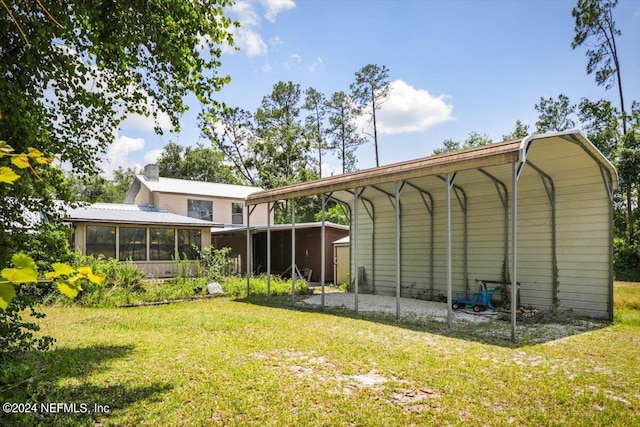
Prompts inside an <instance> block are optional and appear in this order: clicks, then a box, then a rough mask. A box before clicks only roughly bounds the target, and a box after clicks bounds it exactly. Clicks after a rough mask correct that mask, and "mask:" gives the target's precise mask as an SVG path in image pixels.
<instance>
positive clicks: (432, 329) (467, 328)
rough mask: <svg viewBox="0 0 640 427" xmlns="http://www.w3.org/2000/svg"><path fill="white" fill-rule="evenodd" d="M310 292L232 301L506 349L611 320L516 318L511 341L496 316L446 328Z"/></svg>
mask: <svg viewBox="0 0 640 427" xmlns="http://www.w3.org/2000/svg"><path fill="white" fill-rule="evenodd" d="M309 296H310V295H302V296H298V297H297V299H296V305H295V306H293V305H292V302H291V295H288V296H271V297H269V298H267V297H266V296H264V295H257V296H250V297H248V298H247V297H245V298H237V299H236V300H235V301H237V302H241V303H245V304H254V305H260V306H265V307H272V308H280V309H286V310H294V311H299V312H303V313H305V312H312V313H324V314H327V315H330V316H340V317H345V318H349V319H358V320H364V321H369V322H376V323H381V324H385V325H391V326H396V327H401V328H404V329H409V330H412V331H417V332H428V333H432V334H437V335H441V336H446V337H450V338H457V339H463V340H468V341H474V342H479V343H482V344H487V345H495V346H500V347H506V348H520V347H525V346H531V345H536V344H543V343H546V342H550V341H555V340H557V339H562V338H566V337H569V336H572V335H578V334H581V333H584V332H589V331H593V330H597V329H602V328H606V327H608V326H611V322H607V321H604V320H600V319H591V318H584V317H578V316H575V315H572V314H570V313H569V314H564V315H553V316H552V315H547V316H545V317H544V318H542V319H541V320H540V321H537V322H533V321H530V320H527V321H524V322H523V321H518V322H517V327H516V340H515V341H512V340H511V322H510V321H503V320H498V319H490V320H489V321H487V322H479V323H474V322H468V321H464V320H459V319H454V322H453V327H452V328H449V326H448V323H447V322H446V321H444V322H443V321H438V320H422V319H412V318H410V317H408V318H401V319H400V320H399V321H398V320H396V318H395V315H391V314H387V313H372V312H360V313H359V314H356V313H355V311H354V310H352V309H347V308H344V307H325V308H322V307H319V306H308V305H303V303H302V300H304V299H306V298H308V297H309Z"/></svg>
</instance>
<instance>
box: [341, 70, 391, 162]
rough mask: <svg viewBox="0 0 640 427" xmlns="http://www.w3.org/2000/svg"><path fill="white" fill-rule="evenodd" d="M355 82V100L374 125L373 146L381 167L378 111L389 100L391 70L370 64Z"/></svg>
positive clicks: (360, 72) (352, 90)
mask: <svg viewBox="0 0 640 427" xmlns="http://www.w3.org/2000/svg"><path fill="white" fill-rule="evenodd" d="M355 76H356V80H355V82H353V83H351V85H349V88H350V89H351V92H352V97H353V99H354V100H355V101H356V102H357V103H358V104H359V105H360V107H361V108H365V109H366V110H365V111H366V114H367V115H369V117H370V120H371V122H372V123H373V144H374V146H375V151H376V166H380V157H379V154H378V126H377V123H376V111H377V110H379V109H380V107H381V106H382V104H383V103H384V101H386V100H387V99H388V98H389V87H390V86H389V85H390V83H389V69H388V68H387V67H386V66H385V65H383V66H382V67H379V66H378V65H375V64H369V65H365V66H364V67H362V68H361V69H360V70H359V71H356V73H355Z"/></svg>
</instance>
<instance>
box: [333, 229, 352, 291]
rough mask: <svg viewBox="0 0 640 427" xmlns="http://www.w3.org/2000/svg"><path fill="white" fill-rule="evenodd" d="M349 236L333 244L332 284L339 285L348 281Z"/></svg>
mask: <svg viewBox="0 0 640 427" xmlns="http://www.w3.org/2000/svg"><path fill="white" fill-rule="evenodd" d="M349 248H350V246H349V236H347V237H343V238H342V239H338V240H336V241H335V242H333V268H334V273H333V274H334V277H333V283H335V284H336V285H340V284H342V283H346V282H348V280H349V266H350V264H349V262H350V261H349Z"/></svg>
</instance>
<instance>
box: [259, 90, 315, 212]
mask: <svg viewBox="0 0 640 427" xmlns="http://www.w3.org/2000/svg"><path fill="white" fill-rule="evenodd" d="M300 100H301V94H300V85H298V84H294V83H293V82H278V83H276V84H275V85H274V86H273V90H272V92H271V94H270V95H267V96H265V97H264V98H262V104H261V106H260V107H259V108H258V110H257V111H256V114H255V117H254V120H255V123H256V141H255V144H254V150H255V161H256V170H257V171H258V178H259V180H258V183H259V184H260V185H261V186H262V187H264V188H276V187H280V186H283V185H287V184H294V183H296V182H304V181H309V180H311V179H315V178H317V177H318V175H317V174H316V173H315V172H314V171H313V170H312V169H311V168H309V165H310V163H311V158H310V141H309V140H308V139H307V138H306V137H305V133H304V127H303V125H302V122H301V119H300ZM296 206H297V208H296V221H306V220H312V219H309V218H313V215H314V213H315V212H317V210H318V209H317V206H318V200H317V198H316V197H313V198H309V197H307V198H300V199H299V200H298V201H297V202H296ZM275 216H276V222H279V223H286V222H290V221H291V209H290V208H289V202H287V203H284V204H278V205H276V211H275Z"/></svg>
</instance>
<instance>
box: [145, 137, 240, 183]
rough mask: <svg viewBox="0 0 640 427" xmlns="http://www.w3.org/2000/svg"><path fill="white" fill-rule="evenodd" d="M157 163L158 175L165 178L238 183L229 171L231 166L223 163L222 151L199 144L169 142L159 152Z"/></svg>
mask: <svg viewBox="0 0 640 427" xmlns="http://www.w3.org/2000/svg"><path fill="white" fill-rule="evenodd" d="M183 153H184V154H183ZM157 165H158V172H159V175H160V176H162V177H165V178H178V179H188V180H192V181H204V182H217V183H221V184H239V183H240V182H239V181H238V179H237V178H236V177H235V176H234V175H233V173H232V172H231V168H230V167H229V166H228V165H226V164H225V163H224V156H223V155H222V153H221V152H220V151H218V150H214V149H213V148H205V147H204V146H202V145H201V144H198V145H197V146H196V147H183V146H181V145H179V144H176V143H174V142H170V143H169V144H167V146H166V147H165V149H164V150H163V151H162V153H161V154H160V158H159V159H158V162H157Z"/></svg>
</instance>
